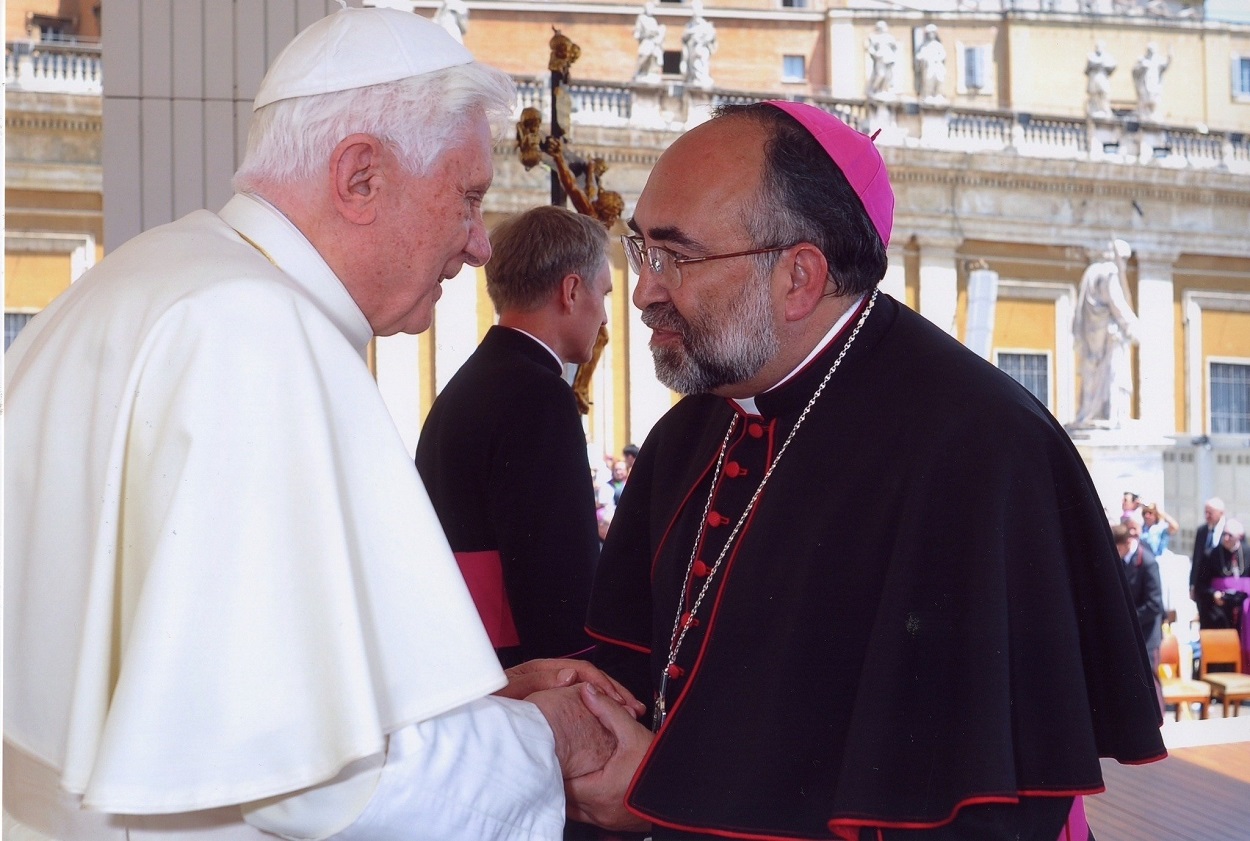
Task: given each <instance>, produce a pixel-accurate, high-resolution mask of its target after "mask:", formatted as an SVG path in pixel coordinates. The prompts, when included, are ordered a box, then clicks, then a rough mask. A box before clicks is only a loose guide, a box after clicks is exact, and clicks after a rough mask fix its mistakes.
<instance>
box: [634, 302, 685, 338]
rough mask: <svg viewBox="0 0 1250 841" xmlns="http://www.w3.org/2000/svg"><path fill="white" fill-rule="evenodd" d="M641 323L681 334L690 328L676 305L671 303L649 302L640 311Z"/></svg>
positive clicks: (654, 328) (653, 328)
mask: <svg viewBox="0 0 1250 841" xmlns="http://www.w3.org/2000/svg"><path fill="white" fill-rule="evenodd" d="M642 323H643V324H645V325H647V326H648V327H650V328H651V329H652V330H664V331H666V332H670V333H680V334H682V335H683V336H684V335H686V333H687V331H689V330H690V322H688V321H686V319H684V318H682V317H681V313H679V312H677V307H675V306H673V305H672V304H671V303H656V304H649V305H648V306H647V308H646V309H644V310H643V311H642Z"/></svg>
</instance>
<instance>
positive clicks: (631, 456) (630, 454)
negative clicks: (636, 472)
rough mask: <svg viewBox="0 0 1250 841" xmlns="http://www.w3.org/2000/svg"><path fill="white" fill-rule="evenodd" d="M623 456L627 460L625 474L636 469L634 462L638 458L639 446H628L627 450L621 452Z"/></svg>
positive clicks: (626, 446)
mask: <svg viewBox="0 0 1250 841" xmlns="http://www.w3.org/2000/svg"><path fill="white" fill-rule="evenodd" d="M621 456H622V457H623V458H624V459H625V473H626V475H628V474H629V471H631V470H633V469H634V460H635V459H636V458H638V446H637V445H636V444H626V445H625V449H623V450H621Z"/></svg>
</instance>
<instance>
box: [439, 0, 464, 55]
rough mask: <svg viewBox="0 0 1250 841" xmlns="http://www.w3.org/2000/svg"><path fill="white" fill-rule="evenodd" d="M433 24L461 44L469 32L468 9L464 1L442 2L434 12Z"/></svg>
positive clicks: (445, 0) (446, 0) (449, 0)
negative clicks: (444, 30)
mask: <svg viewBox="0 0 1250 841" xmlns="http://www.w3.org/2000/svg"><path fill="white" fill-rule="evenodd" d="M434 22H435V23H437V24H438V25H439V26H441V27H443V29H446V30H447V31H448V32H449V33H451V37H453V38H455V39H456V40H457V41H459V42H460V43H461V44H463V43H464V35H465V33H466V32H468V31H469V7H468V5H467V4H466V3H465V2H464V0H443V2H442V4H441V5H439V7H438V9H437V10H436V11H435V12H434Z"/></svg>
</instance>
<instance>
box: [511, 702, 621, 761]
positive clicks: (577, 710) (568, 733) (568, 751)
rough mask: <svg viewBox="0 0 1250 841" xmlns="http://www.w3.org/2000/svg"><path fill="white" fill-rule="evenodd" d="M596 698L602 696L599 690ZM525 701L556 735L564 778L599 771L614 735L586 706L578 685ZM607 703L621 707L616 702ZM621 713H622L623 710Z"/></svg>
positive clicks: (610, 751)
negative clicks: (535, 708)
mask: <svg viewBox="0 0 1250 841" xmlns="http://www.w3.org/2000/svg"><path fill="white" fill-rule="evenodd" d="M582 685H583V686H588V685H589V684H582ZM596 692H598V690H596ZM598 697H600V698H603V697H604V696H603V695H602V694H601V693H600V694H599V695H598ZM525 700H527V701H529V702H530V703H532V704H535V705H536V706H537V707H538V709H539V710H540V711H541V712H542V714H543V716H544V717H545V718H546V719H547V724H549V725H551V732H552V733H554V734H555V737H556V758H557V759H558V760H559V761H560V771H561V773H562V774H563V776H564V778H565V779H566V780H567V779H569V778H570V777H580V776H583V775H585V774H590V773H592V772H595V771H599V770H601V769H602V768H603V766H604V765H605V764H606V763H607V761H608V759H609V757H611V756H612V754H613V752H614V751H615V750H616V738H615V737H614V736H613V735H612V733H611V732H609V731H608V730H607V729H606V728H605V727H604V726H603V725H602V724H600V723H599V719H598V718H596V717H595V714H594V713H592V712H591V711H590V710H589V709H587V708H586V705H585V704H584V703H583V702H582V691H581V689H580V687H577V686H566V687H563V688H560V689H546V690H543V691H542V692H535V693H534V694H532V695H530V696H529V697H528V698H526V699H525ZM609 703H613V704H614V705H615V706H616V707H617V709H618V710H619V709H621V707H620V705H619V704H615V702H611V701H610V702H609ZM621 714H622V715H626V713H625V712H624V710H621ZM626 717H628V716H626Z"/></svg>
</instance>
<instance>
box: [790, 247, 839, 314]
mask: <svg viewBox="0 0 1250 841" xmlns="http://www.w3.org/2000/svg"><path fill="white" fill-rule="evenodd" d="M782 259H783V260H784V261H785V262H784V263H783V265H784V266H786V267H787V268H788V269H789V278H788V280H789V285H788V286H787V288H786V310H785V313H786V321H802V320H803V319H804V318H807V316H809V315H811V314H812V312H813V311H814V310H815V309H816V306H817V305H818V304H819V303H820V301H821V299H822V298H823V297H824V294H825V286H826V281H828V279H829V262H828V261H827V260H825V255H824V254H822V253H821V251H820V249H819V248H817V247H816V246H814V245H812V244H811V243H809V242H801V243H799V244H798V245H796V246H794V251H793V252H792V253H791V254H790V255H789V256H788V257H783V258H782Z"/></svg>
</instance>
